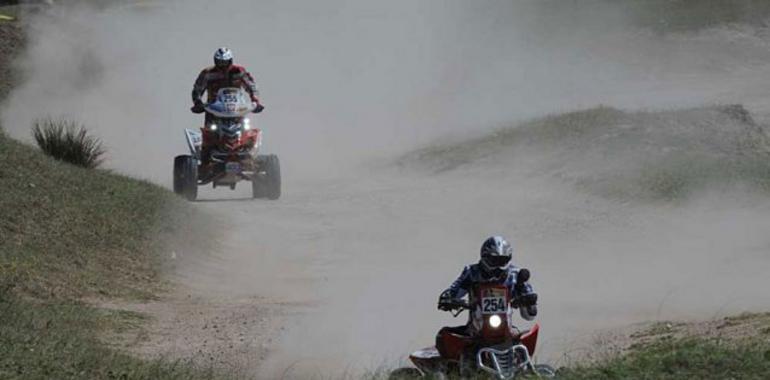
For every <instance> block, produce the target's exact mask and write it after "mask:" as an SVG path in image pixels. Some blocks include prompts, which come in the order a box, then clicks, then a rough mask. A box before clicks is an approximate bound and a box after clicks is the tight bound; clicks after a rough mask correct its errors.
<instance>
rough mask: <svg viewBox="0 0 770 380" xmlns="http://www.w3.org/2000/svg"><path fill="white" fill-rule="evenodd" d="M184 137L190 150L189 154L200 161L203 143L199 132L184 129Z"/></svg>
mask: <svg viewBox="0 0 770 380" xmlns="http://www.w3.org/2000/svg"><path fill="white" fill-rule="evenodd" d="M184 137H185V140H186V141H187V147H188V148H189V149H190V154H191V155H192V156H193V157H195V158H196V159H198V160H200V159H201V157H200V153H201V143H202V142H203V135H202V134H201V131H199V130H194V129H185V130H184Z"/></svg>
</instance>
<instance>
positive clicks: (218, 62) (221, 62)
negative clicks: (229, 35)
mask: <svg viewBox="0 0 770 380" xmlns="http://www.w3.org/2000/svg"><path fill="white" fill-rule="evenodd" d="M232 64H233V52H232V51H230V49H228V48H226V47H221V48H219V49H217V51H215V52H214V66H216V67H226V66H230V65H232Z"/></svg>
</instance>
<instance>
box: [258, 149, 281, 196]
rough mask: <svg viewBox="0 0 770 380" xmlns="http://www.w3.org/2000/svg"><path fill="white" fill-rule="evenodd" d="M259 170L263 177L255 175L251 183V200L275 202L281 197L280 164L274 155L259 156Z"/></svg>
mask: <svg viewBox="0 0 770 380" xmlns="http://www.w3.org/2000/svg"><path fill="white" fill-rule="evenodd" d="M258 161H259V163H260V170H264V172H265V174H264V175H257V176H255V178H254V179H253V180H252V181H251V192H252V197H253V198H267V199H270V200H276V199H278V198H280V197H281V163H280V161H279V160H278V156H276V155H274V154H270V155H266V156H260V157H259V158H258Z"/></svg>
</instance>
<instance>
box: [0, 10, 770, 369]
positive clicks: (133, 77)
mask: <svg viewBox="0 0 770 380" xmlns="http://www.w3.org/2000/svg"><path fill="white" fill-rule="evenodd" d="M632 20H633V15H632V14H629V12H627V11H626V10H625V9H623V8H622V7H621V6H614V5H608V4H607V3H605V2H601V1H586V2H564V1H534V0H526V1H483V2H482V1H467V0H443V1H437V0H436V1H433V0H424V1H415V0H394V1H353V0H347V1H345V0H330V1H312V0H305V1H285V0H272V1H267V0H265V1H243V0H242V1H197V0H194V1H176V2H174V1H172V2H164V3H162V5H158V6H142V7H133V6H126V7H111V8H107V9H102V10H95V9H90V8H82V7H73V8H69V9H58V8H56V9H53V10H52V11H51V13H50V14H47V15H46V14H44V15H39V16H35V18H34V20H33V23H32V27H31V37H32V40H31V45H30V48H29V50H28V52H27V53H26V54H25V55H24V56H23V57H22V58H21V59H20V61H19V64H20V65H22V67H23V68H24V70H25V73H26V78H25V82H24V83H23V84H22V85H21V86H20V87H19V88H18V89H17V90H16V91H14V92H13V94H12V95H11V97H10V99H9V100H8V101H7V102H6V104H4V105H3V109H2V118H3V119H2V125H3V126H4V128H6V130H8V131H9V132H10V134H11V135H12V136H15V137H18V138H21V139H25V140H29V139H30V125H31V122H32V120H34V119H36V118H40V117H45V116H49V115H50V116H59V115H66V116H68V117H71V118H73V119H76V120H80V121H83V122H84V123H85V124H86V125H87V126H89V127H90V128H91V129H92V131H93V132H94V133H95V134H96V135H98V136H99V137H101V138H103V139H104V141H105V143H106V144H107V147H108V150H109V161H108V162H107V166H108V167H109V168H113V169H115V170H117V171H119V172H122V173H126V174H129V175H132V176H137V177H140V178H147V179H150V180H152V181H154V182H157V183H159V184H162V185H164V186H168V185H169V184H170V179H171V162H172V158H173V156H174V155H176V154H182V153H184V150H185V144H184V141H183V137H182V129H183V128H189V127H192V126H195V125H197V124H199V123H200V117H199V116H197V115H193V114H191V113H190V112H189V110H188V109H189V106H190V90H191V86H192V82H193V80H194V79H195V77H196V75H197V73H198V72H199V70H200V69H201V68H203V67H204V66H207V65H209V64H210V63H211V55H212V53H213V51H214V50H215V49H216V48H217V47H219V46H222V45H226V46H229V47H230V48H232V49H233V51H234V52H235V57H236V62H237V63H241V64H244V65H245V66H247V68H249V69H250V71H251V72H252V73H253V74H254V75H255V76H256V78H257V81H258V83H259V85H260V89H261V94H262V100H263V102H264V104H265V105H266V107H267V108H266V110H265V112H264V113H263V114H260V115H256V116H254V119H255V120H256V121H257V125H258V126H260V127H262V128H263V129H264V131H265V144H266V147H267V149H268V150H270V151H271V152H275V153H277V154H279V156H280V157H281V160H282V165H283V172H284V179H285V181H284V186H285V192H284V198H283V199H282V200H280V201H278V202H221V203H220V202H211V203H204V204H199V205H198V206H197V207H201V208H205V209H207V210H209V211H210V212H213V213H216V214H217V215H218V216H219V218H218V219H219V220H221V221H223V222H222V223H227V224H229V225H228V226H227V227H228V228H224V227H223V228H222V230H223V237H222V240H223V244H222V245H223V248H222V251H221V252H216V253H212V255H214V256H216V260H212V262H210V263H208V264H206V265H201V268H192V267H190V268H186V270H189V271H190V273H188V274H186V277H188V278H191V280H190V282H191V283H193V287H196V288H199V289H200V290H201V291H202V292H203V291H204V290H205V289H209V290H212V291H213V292H215V293H216V294H220V295H223V297H224V295H231V296H238V295H243V296H246V295H252V294H257V295H260V296H265V297H268V298H269V299H271V300H275V301H281V300H288V301H291V302H300V303H302V304H303V305H305V306H304V307H302V308H299V309H298V311H297V315H295V316H293V317H291V318H288V319H287V321H286V322H285V327H286V329H287V330H286V332H285V333H284V334H283V337H282V339H281V340H280V342H276V343H275V347H273V348H272V351H273V354H272V355H271V356H269V357H268V359H267V362H265V363H261V368H260V370H261V371H262V372H260V375H261V376H262V377H277V376H281V375H282V374H286V375H287V376H288V377H297V378H306V377H308V376H309V375H314V374H319V375H320V376H321V377H323V376H325V375H327V374H329V373H335V374H339V373H340V372H345V371H352V372H355V371H358V370H361V369H371V368H373V367H376V366H377V365H380V364H385V365H392V364H393V363H395V362H397V361H399V360H401V359H403V358H404V357H405V356H406V355H407V354H408V353H409V351H410V350H414V349H417V348H421V347H422V346H425V345H429V344H431V343H432V337H433V334H434V333H435V331H436V330H437V329H438V328H439V327H440V326H441V325H442V324H444V323H460V321H452V320H451V318H449V317H448V316H446V315H444V314H442V313H439V312H438V311H436V310H435V305H434V303H435V300H436V297H437V296H438V294H439V292H440V291H441V290H442V289H443V288H444V287H445V286H447V285H448V284H449V283H450V282H451V280H452V279H453V277H454V276H455V275H457V274H458V273H459V272H460V270H461V268H462V265H465V264H469V263H471V262H473V261H475V260H476V257H477V256H476V255H477V250H478V246H479V245H480V243H481V241H482V240H483V239H484V238H485V237H486V236H488V235H490V234H495V233H502V234H505V235H507V236H509V237H510V238H511V239H512V240H514V242H515V245H516V247H517V253H516V259H517V261H518V262H519V263H520V264H521V265H524V266H529V267H532V269H533V282H534V283H535V284H534V285H535V287H536V288H537V289H538V291H539V292H540V294H541V300H542V304H541V310H542V319H541V321H542V322H543V326H544V327H543V334H544V335H543V336H542V337H543V340H542V341H541V346H540V349H542V350H543V351H541V353H542V355H543V356H544V359H558V358H560V357H561V355H562V354H563V353H564V352H565V351H568V350H571V349H575V347H577V348H581V349H582V348H584V346H585V342H584V341H581V340H580V339H579V338H588V337H591V336H592V334H593V333H594V331H596V329H601V328H604V327H616V326H622V325H625V324H628V323H634V322H639V321H644V320H649V319H654V318H680V317H681V318H697V317H711V316H715V315H717V316H718V315H723V314H725V313H729V312H737V311H742V310H750V309H754V308H756V309H759V310H762V309H763V308H767V307H770V300H769V299H768V297H767V294H765V293H766V292H764V291H763V289H764V288H767V286H766V285H767V284H766V275H765V273H767V270H768V269H770V261H769V260H768V258H767V255H766V254H764V253H763V252H767V248H768V247H770V241H768V239H767V238H766V237H765V236H764V235H765V234H763V233H762V231H766V230H767V228H768V227H770V226H768V220H770V218H768V217H767V216H768V212H769V211H768V210H767V202H766V200H765V198H764V197H763V196H761V195H753V194H752V195H747V193H750V192H748V191H747V192H745V193H744V192H736V193H730V194H731V195H730V196H726V195H725V194H723V193H718V192H717V193H706V194H702V195H698V196H697V197H694V198H693V199H690V200H688V201H687V202H682V203H678V204H675V205H670V204H665V203H663V204H661V203H651V204H645V203H640V202H635V201H633V200H631V201H629V202H628V203H625V202H616V201H613V200H607V199H603V198H600V197H596V196H593V195H590V194H586V193H583V192H580V191H577V190H576V189H575V188H573V187H572V186H569V185H566V186H565V183H564V182H563V181H561V180H560V179H559V178H555V177H554V176H550V175H545V174H543V173H553V172H554V170H553V168H552V167H551V166H549V165H546V164H544V163H543V162H551V161H548V160H549V159H550V157H549V152H548V147H547V146H533V147H531V149H530V150H528V151H527V152H528V153H527V154H518V155H516V156H515V158H516V160H513V161H508V160H501V159H499V158H498V159H495V158H494V157H492V158H489V159H488V160H485V161H484V160H482V161H481V162H479V163H476V164H474V165H471V166H469V167H467V168H465V169H463V170H459V171H454V172H450V173H444V174H441V175H436V174H432V173H421V172H415V171H411V170H409V168H407V169H406V170H397V169H395V168H393V167H391V165H390V163H391V162H392V161H393V160H395V159H396V158H398V157H399V155H400V154H402V153H405V152H408V151H410V150H411V149H413V148H416V147H419V146H422V145H425V144H427V143H430V142H432V141H434V140H443V139H445V138H447V136H453V138H459V137H457V136H464V135H477V134H480V133H483V132H485V131H489V130H492V129H494V128H499V127H503V126H509V125H512V124H514V123H515V122H517V121H520V120H523V119H527V118H530V117H535V116H540V115H543V114H546V113H558V112H562V111H566V110H573V109H579V108H583V107H592V106H595V105H597V104H605V105H611V106H617V107H623V108H633V109H639V108H667V109H672V108H680V107H689V106H695V105H701V104H704V103H705V104H711V103H744V104H746V105H747V107H748V108H749V109H750V110H751V111H754V112H757V115H758V116H759V118H760V119H762V118H764V117H765V116H764V112H766V111H767V110H770V85H766V84H764V83H762V82H761V81H759V80H757V78H770V64H768V62H770V50H768V49H767V48H766V47H767V46H769V45H770V39H769V38H768V37H767V32H766V30H763V29H755V28H752V27H748V26H745V27H743V26H735V27H730V28H717V29H710V30H705V31H701V32H690V33H685V34H660V33H655V32H652V31H649V30H647V29H644V28H639V27H637V26H632V25H633V21H632ZM654 121H655V120H654V117H652V118H651V123H654ZM563 159H564V160H569V157H563ZM372 162H374V163H376V164H375V165H372V164H371V163H372ZM239 190H243V189H239ZM237 195H245V193H243V192H239V193H238V194H237ZM206 196H207V197H209V198H211V199H216V198H218V197H221V196H229V194H228V193H227V192H226V191H223V192H211V193H207V194H206ZM725 279H728V280H725ZM763 285H764V286H763ZM182 333H187V332H182ZM576 340H577V341H576ZM297 363H299V364H297ZM288 367H291V370H288V371H287V368H288Z"/></svg>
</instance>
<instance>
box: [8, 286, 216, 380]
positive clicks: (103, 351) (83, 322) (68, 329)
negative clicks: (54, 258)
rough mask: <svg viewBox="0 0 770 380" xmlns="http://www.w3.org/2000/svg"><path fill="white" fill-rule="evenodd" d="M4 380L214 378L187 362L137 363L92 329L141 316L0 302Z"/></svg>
mask: <svg viewBox="0 0 770 380" xmlns="http://www.w3.org/2000/svg"><path fill="white" fill-rule="evenodd" d="M0 321H3V323H2V324H0V342H2V344H0V378H2V379H213V378H217V374H216V373H215V372H214V371H213V370H211V369H202V368H195V367H193V366H192V365H190V364H189V363H183V362H168V361H163V360H141V359H138V358H134V357H131V356H129V355H127V354H124V353H121V352H119V351H116V350H112V349H109V348H107V347H106V346H105V345H104V344H102V342H100V341H98V340H97V339H96V337H95V336H94V334H93V333H92V331H94V330H120V329H122V328H125V327H126V326H138V325H139V324H140V323H141V322H142V317H141V316H138V315H133V314H130V313H123V312H116V311H107V310H101V309H95V308H91V307H87V306H84V305H80V304H73V303H58V302H55V303H44V304H38V303H34V302H32V301H23V300H18V299H16V300H2V301H0Z"/></svg>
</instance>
